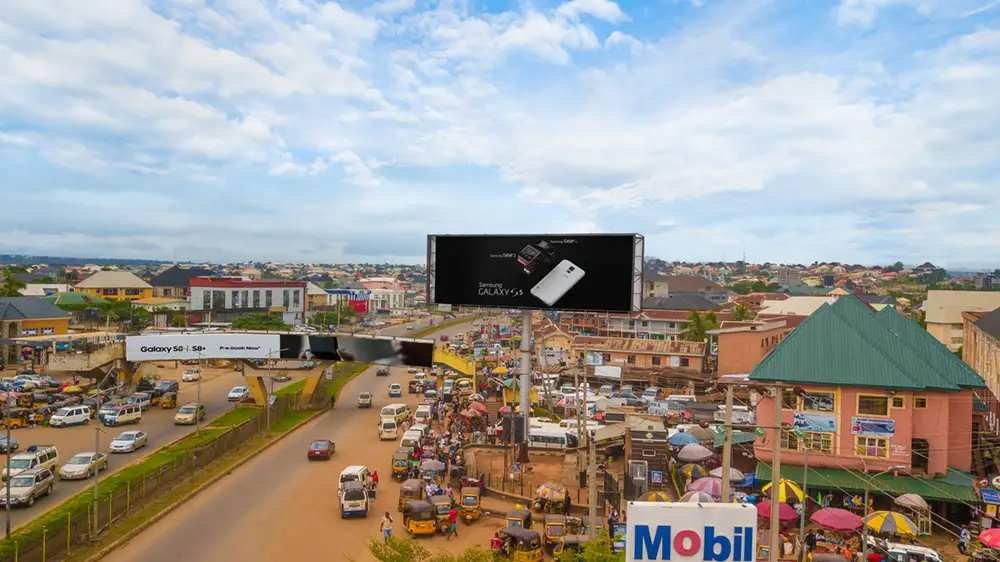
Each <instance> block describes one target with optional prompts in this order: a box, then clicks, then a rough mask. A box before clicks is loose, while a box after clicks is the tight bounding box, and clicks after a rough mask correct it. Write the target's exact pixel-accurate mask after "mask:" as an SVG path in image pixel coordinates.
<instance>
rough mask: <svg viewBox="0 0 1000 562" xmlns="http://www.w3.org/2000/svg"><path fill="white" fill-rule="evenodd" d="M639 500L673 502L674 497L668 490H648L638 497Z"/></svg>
mask: <svg viewBox="0 0 1000 562" xmlns="http://www.w3.org/2000/svg"><path fill="white" fill-rule="evenodd" d="M635 501H637V502H672V501H674V498H672V497H670V494H668V493H666V492H646V493H645V494H643V495H641V496H639V497H638V498H636V500H635Z"/></svg>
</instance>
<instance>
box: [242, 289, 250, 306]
mask: <svg viewBox="0 0 1000 562" xmlns="http://www.w3.org/2000/svg"><path fill="white" fill-rule="evenodd" d="M240 306H242V307H243V308H248V307H249V306H250V291H240Z"/></svg>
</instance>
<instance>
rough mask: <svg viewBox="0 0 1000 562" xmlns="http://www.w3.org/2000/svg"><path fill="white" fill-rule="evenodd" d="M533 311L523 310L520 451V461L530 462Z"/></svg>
mask: <svg viewBox="0 0 1000 562" xmlns="http://www.w3.org/2000/svg"><path fill="white" fill-rule="evenodd" d="M530 346H531V311H527V310H525V311H522V312H521V416H522V418H523V419H524V440H523V441H522V442H521V447H520V449H519V452H518V461H519V462H521V463H522V464H524V463H526V462H528V428H529V427H530V426H531V423H530V422H529V421H528V418H529V416H531V347H530Z"/></svg>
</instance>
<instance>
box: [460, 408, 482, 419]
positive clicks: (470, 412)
mask: <svg viewBox="0 0 1000 562" xmlns="http://www.w3.org/2000/svg"><path fill="white" fill-rule="evenodd" d="M459 414H460V415H462V416H464V417H467V418H478V417H482V414H480V413H479V412H477V411H475V410H473V409H472V408H466V409H465V410H462V411H461V412H459Z"/></svg>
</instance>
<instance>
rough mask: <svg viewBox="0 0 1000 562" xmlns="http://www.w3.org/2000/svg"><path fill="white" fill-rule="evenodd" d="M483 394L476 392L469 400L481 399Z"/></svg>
mask: <svg viewBox="0 0 1000 562" xmlns="http://www.w3.org/2000/svg"><path fill="white" fill-rule="evenodd" d="M483 399H484V398H483V395H482V394H479V393H478V392H477V393H475V394H473V395H472V396H470V397H469V400H483Z"/></svg>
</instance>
